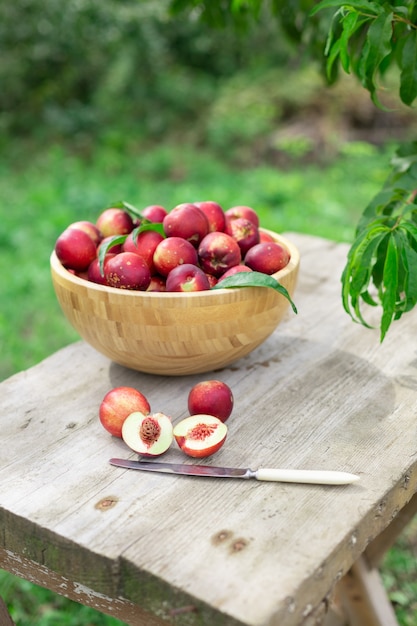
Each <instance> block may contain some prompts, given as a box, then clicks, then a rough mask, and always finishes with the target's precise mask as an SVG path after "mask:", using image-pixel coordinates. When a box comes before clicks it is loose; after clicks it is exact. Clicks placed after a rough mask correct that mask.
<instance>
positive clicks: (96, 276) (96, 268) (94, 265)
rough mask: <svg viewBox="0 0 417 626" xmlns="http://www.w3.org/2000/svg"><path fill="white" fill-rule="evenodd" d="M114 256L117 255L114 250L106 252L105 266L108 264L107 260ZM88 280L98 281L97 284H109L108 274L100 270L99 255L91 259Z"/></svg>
mask: <svg viewBox="0 0 417 626" xmlns="http://www.w3.org/2000/svg"><path fill="white" fill-rule="evenodd" d="M113 256H115V255H114V254H113V253H112V252H109V253H108V254H106V257H105V259H104V267H105V266H106V263H107V261H108V260H109V259H111V258H112V257H113ZM103 269H104V268H103ZM87 280H89V281H90V282H92V283H97V285H107V280H106V274H105V272H104V273H103V274H102V273H101V271H100V261H99V259H98V257H97V258H96V259H94V260H93V261H91V263H90V265H89V266H88V271H87Z"/></svg>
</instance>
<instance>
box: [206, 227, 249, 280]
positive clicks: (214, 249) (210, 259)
mask: <svg viewBox="0 0 417 626" xmlns="http://www.w3.org/2000/svg"><path fill="white" fill-rule="evenodd" d="M198 258H199V262H200V267H201V268H202V269H203V270H204V271H205V272H206V273H208V274H213V276H215V277H216V278H218V277H219V276H221V275H222V274H224V272H227V270H229V269H230V268H231V267H233V266H234V265H239V264H240V262H241V260H242V254H241V251H240V248H239V244H238V243H237V241H235V240H234V239H233V237H231V236H230V235H228V234H227V233H219V232H214V233H209V234H208V235H206V236H205V237H204V239H203V240H202V242H201V243H200V245H199V247H198Z"/></svg>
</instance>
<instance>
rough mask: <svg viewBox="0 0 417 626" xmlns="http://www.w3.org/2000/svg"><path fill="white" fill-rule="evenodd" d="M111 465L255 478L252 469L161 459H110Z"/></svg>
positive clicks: (176, 472) (191, 473)
mask: <svg viewBox="0 0 417 626" xmlns="http://www.w3.org/2000/svg"><path fill="white" fill-rule="evenodd" d="M109 462H110V464H111V465H116V466H117V467H124V468H127V469H136V470H144V471H146V472H164V473H166V474H183V475H186V476H214V477H217V478H254V476H255V474H254V472H252V470H250V469H239V468H234V467H213V466H211V465H210V466H209V465H187V464H186V463H164V462H160V461H133V460H129V459H115V458H113V459H110V461H109Z"/></svg>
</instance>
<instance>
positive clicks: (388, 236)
mask: <svg viewBox="0 0 417 626" xmlns="http://www.w3.org/2000/svg"><path fill="white" fill-rule="evenodd" d="M392 165H393V169H392V172H391V174H390V176H389V177H388V179H387V181H386V183H385V185H384V187H383V188H382V190H381V191H380V192H379V193H378V194H377V195H376V196H375V197H374V199H373V200H372V201H371V202H370V204H369V205H368V206H367V207H366V209H365V211H364V212H363V215H362V218H361V220H360V222H359V224H358V228H357V233H356V238H355V241H354V243H353V245H352V247H351V249H350V251H349V254H348V258H347V263H346V266H345V268H344V271H343V274H342V300H343V306H344V308H345V310H346V311H347V313H349V315H350V316H351V317H352V319H353V320H354V321H356V322H359V323H361V324H363V325H364V326H367V327H370V324H369V323H368V322H367V320H366V315H365V314H364V310H366V309H367V307H369V306H370V307H377V306H380V307H381V311H382V312H381V318H380V339H381V341H383V339H384V337H385V335H386V333H387V331H388V329H389V327H390V325H391V323H392V322H393V321H394V320H398V319H400V317H401V316H402V315H403V313H406V312H407V311H410V310H411V309H412V308H414V306H415V305H416V304H417V203H416V197H417V142H411V143H409V144H404V145H403V146H401V148H400V149H399V150H398V152H397V155H396V157H395V158H394V160H393V164H392Z"/></svg>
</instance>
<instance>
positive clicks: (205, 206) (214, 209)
mask: <svg viewBox="0 0 417 626" xmlns="http://www.w3.org/2000/svg"><path fill="white" fill-rule="evenodd" d="M194 204H195V206H196V207H198V208H199V209H200V211H203V213H204V215H205V216H206V217H207V220H208V223H209V232H210V233H214V232H216V231H217V232H224V230H225V228H226V216H225V214H224V211H223V209H222V207H221V206H220V204H217V202H213V201H212V200H206V201H204V202H195V203H194Z"/></svg>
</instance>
